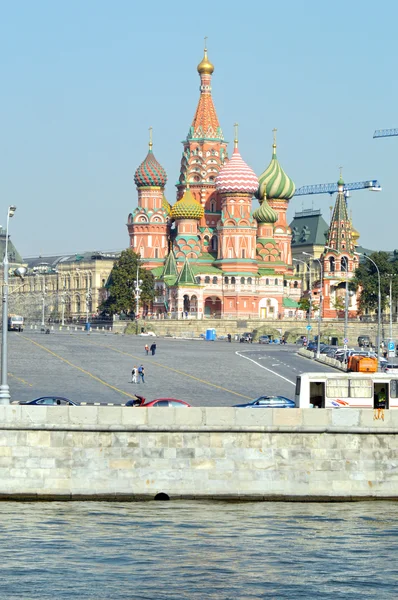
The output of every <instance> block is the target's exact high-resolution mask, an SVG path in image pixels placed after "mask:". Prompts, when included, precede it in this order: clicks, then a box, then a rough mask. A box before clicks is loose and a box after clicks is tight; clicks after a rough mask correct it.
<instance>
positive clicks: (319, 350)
mask: <svg viewBox="0 0 398 600" xmlns="http://www.w3.org/2000/svg"><path fill="white" fill-rule="evenodd" d="M303 254H305V255H306V256H311V254H308V252H303ZM313 260H316V261H317V262H318V263H319V267H320V270H321V281H320V291H319V312H318V337H317V343H316V357H317V358H319V356H320V354H321V322H322V310H323V264H322V261H321V260H320V259H319V258H313Z"/></svg>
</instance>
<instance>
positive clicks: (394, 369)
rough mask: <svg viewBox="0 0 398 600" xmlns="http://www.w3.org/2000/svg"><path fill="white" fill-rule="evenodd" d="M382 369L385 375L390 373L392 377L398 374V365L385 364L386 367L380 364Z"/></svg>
mask: <svg viewBox="0 0 398 600" xmlns="http://www.w3.org/2000/svg"><path fill="white" fill-rule="evenodd" d="M382 369H383V371H384V372H385V373H391V374H392V375H395V374H396V373H398V365H395V364H393V363H387V364H386V365H383V364H382Z"/></svg>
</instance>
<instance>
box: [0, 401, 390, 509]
mask: <svg viewBox="0 0 398 600" xmlns="http://www.w3.org/2000/svg"><path fill="white" fill-rule="evenodd" d="M0 430H1V433H0V474H1V478H0V497H1V498H3V499H6V498H9V499H12V498H13V499H33V500H34V499H42V500H43V499H55V500H57V499H58V500H62V499H63V500H70V499H72V500H73V499H76V500H78V499H107V500H111V499H114V500H119V499H126V500H139V499H154V498H156V497H158V498H159V494H160V495H161V496H160V497H162V498H165V499H166V498H170V499H177V498H198V499H201V498H203V499H206V498H213V499H214V498H215V499H222V498H223V499H243V500H244V499H247V500H278V499H279V500H299V501H301V500H314V501H315V500H317V501H322V500H324V501H327V500H340V501H342V500H353V499H366V498H368V499H387V498H390V499H391V498H396V497H398V493H397V491H398V470H397V464H396V455H397V450H398V435H397V433H398V411H386V412H385V414H384V420H381V419H380V420H375V415H374V412H373V410H356V409H350V410H349V411H348V410H340V411H338V410H311V409H304V410H300V409H293V410H283V409H279V410H278V409H270V410H264V411H247V410H242V409H234V408H192V409H188V410H179V409H168V410H167V411H164V410H163V411H162V410H159V411H158V410H154V409H134V408H128V407H96V406H90V407H27V406H16V405H11V406H1V407H0Z"/></svg>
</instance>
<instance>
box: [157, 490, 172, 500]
mask: <svg viewBox="0 0 398 600" xmlns="http://www.w3.org/2000/svg"><path fill="white" fill-rule="evenodd" d="M154 500H161V501H162V500H163V502H164V501H166V500H170V496H169V495H168V494H165V493H164V492H160V493H159V494H156V496H155V498H154Z"/></svg>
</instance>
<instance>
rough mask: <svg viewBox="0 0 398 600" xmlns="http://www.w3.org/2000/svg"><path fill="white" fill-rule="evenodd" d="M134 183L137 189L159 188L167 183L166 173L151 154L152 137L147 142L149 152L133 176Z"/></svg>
mask: <svg viewBox="0 0 398 600" xmlns="http://www.w3.org/2000/svg"><path fill="white" fill-rule="evenodd" d="M134 182H135V185H136V186H137V187H161V188H164V187H165V185H166V182H167V175H166V171H165V170H164V168H163V167H162V165H161V164H160V163H158V161H157V160H156V158H155V155H154V154H153V152H152V135H151V139H150V140H149V150H148V154H147V155H146V157H145V159H144V160H143V161H142V163H141V164H140V166H139V167H138V169H137V170H136V172H135V174H134Z"/></svg>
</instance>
